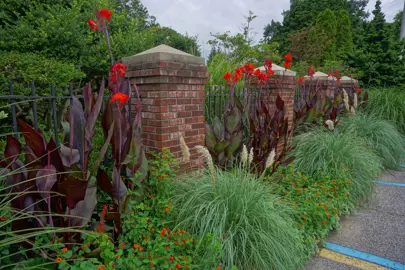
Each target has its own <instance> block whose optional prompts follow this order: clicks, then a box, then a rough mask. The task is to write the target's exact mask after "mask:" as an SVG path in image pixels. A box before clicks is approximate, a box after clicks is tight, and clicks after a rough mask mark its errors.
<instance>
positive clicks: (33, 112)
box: [31, 80, 38, 129]
mask: <svg viewBox="0 0 405 270" xmlns="http://www.w3.org/2000/svg"><path fill="white" fill-rule="evenodd" d="M31 90H32V97H33V98H34V99H33V100H32V114H33V117H34V127H35V129H38V120H37V101H36V100H35V98H36V96H35V82H34V80H32V84H31Z"/></svg>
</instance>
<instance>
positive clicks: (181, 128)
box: [179, 125, 193, 131]
mask: <svg viewBox="0 0 405 270" xmlns="http://www.w3.org/2000/svg"><path fill="white" fill-rule="evenodd" d="M192 128H193V127H192V125H181V126H179V130H183V131H184V130H191V129H192Z"/></svg>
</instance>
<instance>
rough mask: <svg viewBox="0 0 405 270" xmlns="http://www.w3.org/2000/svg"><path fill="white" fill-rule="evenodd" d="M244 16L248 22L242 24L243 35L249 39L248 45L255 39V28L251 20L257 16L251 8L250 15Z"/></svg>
mask: <svg viewBox="0 0 405 270" xmlns="http://www.w3.org/2000/svg"><path fill="white" fill-rule="evenodd" d="M243 17H244V18H245V20H246V22H245V23H243V24H242V32H243V37H244V39H245V40H246V41H247V43H248V45H250V44H251V43H252V41H253V37H252V31H253V28H252V27H251V22H252V21H253V20H254V19H256V18H257V16H256V15H254V14H253V12H252V11H251V10H249V15H248V16H243Z"/></svg>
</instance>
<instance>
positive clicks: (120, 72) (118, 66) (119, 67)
mask: <svg viewBox="0 0 405 270" xmlns="http://www.w3.org/2000/svg"><path fill="white" fill-rule="evenodd" d="M126 70H127V67H126V66H125V65H124V64H123V63H120V62H118V63H115V64H114V65H112V67H111V72H110V78H109V80H110V81H111V82H112V83H117V82H118V79H119V77H124V76H125V71H126Z"/></svg>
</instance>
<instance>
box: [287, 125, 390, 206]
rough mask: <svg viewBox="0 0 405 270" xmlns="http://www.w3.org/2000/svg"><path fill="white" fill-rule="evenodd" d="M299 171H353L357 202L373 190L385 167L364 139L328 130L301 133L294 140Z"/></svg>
mask: <svg viewBox="0 0 405 270" xmlns="http://www.w3.org/2000/svg"><path fill="white" fill-rule="evenodd" d="M294 144H295V147H296V148H295V150H294V151H293V152H292V153H291V154H292V155H293V156H295V163H296V169H297V171H300V172H302V173H304V174H306V175H315V174H316V173H317V172H318V170H322V171H324V172H325V173H327V174H328V175H329V176H331V177H332V178H336V177H341V176H342V175H343V174H344V173H345V171H346V170H347V171H349V173H350V176H351V178H352V185H351V188H350V192H351V194H352V197H353V199H354V200H355V201H357V200H359V199H366V197H367V195H368V194H369V193H370V192H371V191H372V188H373V183H372V180H373V179H375V178H377V177H378V176H379V175H380V173H381V171H382V170H383V165H382V161H381V159H380V158H379V157H378V156H377V155H376V154H375V153H374V152H372V151H370V150H369V149H368V148H367V144H366V142H364V141H363V139H362V138H360V137H357V136H355V135H353V134H350V133H339V132H330V131H327V130H325V129H318V130H316V131H312V132H308V133H305V134H302V135H300V136H297V137H296V138H295V141H294Z"/></svg>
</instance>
